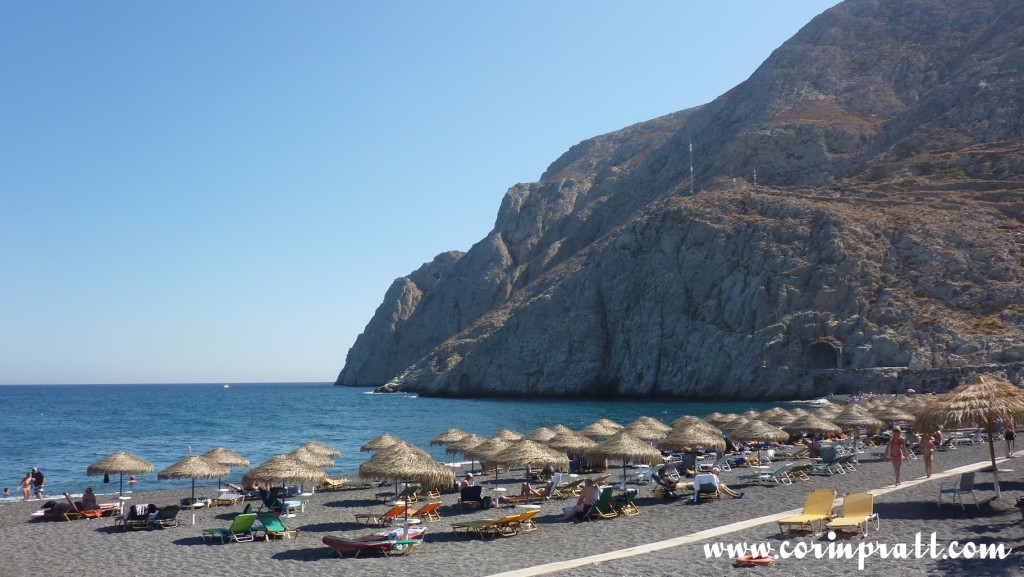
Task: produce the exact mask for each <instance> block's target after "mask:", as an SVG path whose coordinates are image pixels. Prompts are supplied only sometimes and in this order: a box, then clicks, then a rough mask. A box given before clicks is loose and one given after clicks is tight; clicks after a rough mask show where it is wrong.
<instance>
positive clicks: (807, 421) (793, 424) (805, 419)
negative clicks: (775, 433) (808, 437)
mask: <svg viewBox="0 0 1024 577" xmlns="http://www.w3.org/2000/svg"><path fill="white" fill-rule="evenodd" d="M782 430H783V431H786V432H787V433H790V434H792V435H795V434H798V433H841V432H842V431H843V428H842V427H840V426H839V425H837V424H835V423H833V422H832V421H827V420H825V419H823V418H821V417H819V416H817V415H804V416H802V417H797V418H796V419H793V420H792V421H790V422H789V423H788V424H785V425H782Z"/></svg>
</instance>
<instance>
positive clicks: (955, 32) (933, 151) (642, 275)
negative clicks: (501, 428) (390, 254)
mask: <svg viewBox="0 0 1024 577" xmlns="http://www.w3.org/2000/svg"><path fill="white" fill-rule="evenodd" d="M1022 28H1024V5H1021V4H1018V3H1002V2H996V1H983V2H976V1H972V2H961V1H946V2H942V3H937V2H930V1H929V2H923V1H917V2H899V3H892V2H882V1H868V0H850V1H847V2H844V3H843V4H841V5H839V6H837V7H835V8H833V9H831V10H829V11H827V12H826V13H824V14H822V15H821V16H819V17H817V18H815V19H814V20H813V21H812V22H811V23H810V24H808V25H807V26H806V27H804V29H802V30H801V31H800V32H799V33H798V34H797V35H796V36H794V37H793V38H792V39H791V40H789V41H787V42H786V43H785V44H784V45H783V46H781V47H780V48H779V49H778V50H776V51H775V52H774V53H773V54H772V55H771V57H770V58H769V59H768V60H766V61H765V63H764V64H763V65H762V66H761V67H759V68H758V70H757V71H755V73H754V74H753V75H752V76H751V77H750V78H749V79H748V80H747V81H745V82H744V83H742V84H740V85H739V86H737V87H736V88H734V89H733V90H731V91H729V92H728V93H726V94H724V95H722V96H721V97H719V98H718V99H716V100H715V101H713V102H711V103H709V104H707V105H704V106H701V107H697V108H694V109H690V110H686V111H682V112H679V113H675V114H672V115H668V116H666V117H662V118H658V119H654V120H651V121H648V122H644V123H640V124H637V125H634V126H631V127H627V128H625V129H622V130H620V131H616V132H613V133H610V134H607V135H603V136H599V137H596V138H593V139H590V140H587V141H584V142H582V143H580V144H579V145H577V146H574V147H573V148H571V149H570V150H569V151H567V152H566V153H565V154H564V155H563V156H562V157H561V158H559V159H558V160H556V161H555V162H554V163H553V164H552V165H551V166H550V167H549V169H548V170H547V171H546V172H545V173H544V175H543V176H542V177H541V180H540V181H539V182H537V183H531V184H520V185H516V186H515V187H513V188H511V189H510V190H509V191H508V192H507V193H506V196H505V198H504V200H503V201H502V205H501V208H500V210H499V213H498V218H497V221H496V224H495V228H494V230H492V232H491V233H490V234H489V235H488V236H487V237H486V238H485V239H483V240H482V241H480V242H479V243H477V244H476V245H475V246H474V247H472V248H471V249H470V250H469V251H468V252H467V253H464V254H463V253H446V254H444V255H440V256H439V257H438V258H436V259H435V260H434V261H433V262H431V263H428V264H426V265H424V266H423V267H421V269H419V270H418V271H416V272H415V273H413V274H411V275H409V276H408V277H403V278H401V279H398V280H396V281H395V284H394V285H393V286H392V287H391V289H390V290H389V291H388V293H387V295H386V296H385V300H384V302H383V303H382V304H381V306H380V308H378V310H377V312H376V314H375V315H374V317H373V318H372V319H371V320H370V322H369V323H368V325H367V328H366V331H365V332H364V333H363V334H362V335H360V337H359V339H357V341H356V343H355V345H354V346H353V347H352V349H351V350H350V351H349V354H348V358H347V359H346V363H345V368H344V369H343V370H342V372H341V374H340V375H339V378H338V381H337V383H338V384H342V385H380V384H384V383H389V387H390V388H392V389H394V388H401V389H405V390H417V391H421V392H424V393H428V394H442V395H445V394H457V395H478V394H496V395H501V394H516V395H519V394H530V395H538V394H540V395H561V394H593V393H596V392H600V393H607V394H645V395H686V396H699V397H708V398H712V397H713V398H780V397H791V396H807V395H812V394H819V393H821V392H824V391H828V390H836V389H842V388H843V387H848V386H852V385H851V384H850V383H851V382H853V381H855V380H856V379H855V377H856V375H863V374H866V373H864V371H870V372H871V374H873V375H875V376H877V375H878V374H880V373H884V372H886V371H885V369H887V368H892V367H896V368H899V367H903V368H908V369H915V370H924V371H931V373H929V376H928V377H927V378H930V379H934V380H937V381H942V380H943V379H947V377H948V375H949V372H950V371H959V370H962V367H965V366H974V365H979V364H986V363H1012V362H1017V361H1021V360H1024V345H1022V343H1024V340H1022V334H1021V332H1022V328H1024V325H1022V323H1021V318H1020V314H1019V311H1021V310H1022V305H1024V302H1022V295H1021V294H1020V291H1019V290H1018V289H1017V287H1018V286H1020V280H1021V277H1022V276H1024V269H1022V267H1021V262H1022V261H1021V256H1020V255H1021V246H1020V242H1021V239H1022V238H1024V237H1022V236H1021V234H1022V233H1024V228H1022V225H1021V222H1020V216H1021V210H1022V205H1021V198H1024V197H1022V196H1021V193H1022V192H1024V186H1021V174H1022V172H1024V170H1022V168H1024V162H1022V159H1024V155H1022V150H1021V145H1020V142H1021V118H1022V117H1024V114H1022V112H1024V110H1022V106H1021V97H1020V96H1019V90H1018V89H1017V88H1018V86H1019V84H1020V79H1019V71H1020V70H1022V69H1024V66H1022V65H1024V48H1022V41H1021V38H1022V34H1021V30H1022ZM690 143H693V147H694V168H695V174H696V182H697V186H696V191H695V193H694V194H692V195H691V194H690V192H689V191H690V168H689V166H690V165H689V157H690V151H689V147H690ZM755 171H756V177H757V186H753V185H752V183H751V181H752V180H753V178H754V174H755ZM837 369H838V370H837ZM886 374H888V373H886Z"/></svg>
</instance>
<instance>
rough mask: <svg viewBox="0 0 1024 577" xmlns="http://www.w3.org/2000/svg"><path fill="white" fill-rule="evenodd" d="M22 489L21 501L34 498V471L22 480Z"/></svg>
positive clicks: (19, 486)
mask: <svg viewBox="0 0 1024 577" xmlns="http://www.w3.org/2000/svg"><path fill="white" fill-rule="evenodd" d="M18 488H19V489H21V500H22V501H28V500H29V499H31V498H32V471H29V472H28V473H27V474H26V475H25V478H24V479H22V480H21V484H20V485H18Z"/></svg>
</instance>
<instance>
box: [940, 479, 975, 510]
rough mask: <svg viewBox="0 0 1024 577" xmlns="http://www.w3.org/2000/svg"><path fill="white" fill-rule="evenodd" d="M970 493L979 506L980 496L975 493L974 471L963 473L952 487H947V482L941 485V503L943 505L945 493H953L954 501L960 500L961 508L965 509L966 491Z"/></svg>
mask: <svg viewBox="0 0 1024 577" xmlns="http://www.w3.org/2000/svg"><path fill="white" fill-rule="evenodd" d="M968 492H969V493H970V494H971V497H973V498H974V506H975V507H978V506H979V505H978V496H977V495H975V494H974V473H963V474H962V475H960V480H959V481H957V482H956V483H955V484H953V485H952V486H950V487H946V486H945V483H941V484H940V485H939V503H938V504H939V505H940V506H941V505H942V495H943V493H949V494H951V495H953V502H954V503H956V502H958V501H959V502H960V508H961V509H964V493H968Z"/></svg>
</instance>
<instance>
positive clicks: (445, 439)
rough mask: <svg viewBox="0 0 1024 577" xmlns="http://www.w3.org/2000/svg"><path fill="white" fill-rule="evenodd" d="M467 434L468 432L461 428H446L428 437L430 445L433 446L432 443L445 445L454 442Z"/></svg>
mask: <svg viewBox="0 0 1024 577" xmlns="http://www.w3.org/2000/svg"><path fill="white" fill-rule="evenodd" d="M468 434H469V433H467V432H465V431H463V430H461V429H446V430H445V431H444V432H443V433H441V434H440V435H438V436H436V437H434V438H433V439H430V446H431V447H433V446H434V445H447V444H449V443H454V442H455V441H458V440H459V439H462V438H464V437H465V436H466V435H468Z"/></svg>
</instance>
